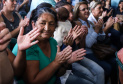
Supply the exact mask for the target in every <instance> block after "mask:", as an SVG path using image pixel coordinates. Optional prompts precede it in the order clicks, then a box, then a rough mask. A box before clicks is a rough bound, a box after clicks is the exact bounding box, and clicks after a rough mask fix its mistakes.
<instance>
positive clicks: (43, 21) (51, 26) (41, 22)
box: [33, 13, 56, 40]
mask: <svg viewBox="0 0 123 84" xmlns="http://www.w3.org/2000/svg"><path fill="white" fill-rule="evenodd" d="M35 27H37V28H39V29H40V31H41V32H40V35H39V36H38V37H37V39H38V40H42V39H49V38H50V37H51V36H52V35H53V33H54V31H55V27H56V23H55V19H54V17H53V15H51V14H50V13H43V14H42V15H41V16H40V17H39V18H38V20H37V21H36V23H35ZM33 28H34V27H33Z"/></svg>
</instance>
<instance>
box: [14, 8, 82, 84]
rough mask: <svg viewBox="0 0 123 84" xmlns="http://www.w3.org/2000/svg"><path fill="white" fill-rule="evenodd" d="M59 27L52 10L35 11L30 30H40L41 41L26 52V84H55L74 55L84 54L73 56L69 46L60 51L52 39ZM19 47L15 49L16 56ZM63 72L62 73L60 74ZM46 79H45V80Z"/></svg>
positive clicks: (39, 9)
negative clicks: (57, 77)
mask: <svg viewBox="0 0 123 84" xmlns="http://www.w3.org/2000/svg"><path fill="white" fill-rule="evenodd" d="M56 25H57V16H56V13H55V12H54V11H52V10H51V9H50V8H47V7H44V8H40V7H38V8H36V9H35V10H33V12H32V14H31V18H30V22H29V28H30V29H34V28H35V27H37V28H38V29H40V34H39V35H38V36H37V37H36V39H37V40H38V41H39V42H38V43H37V44H36V45H34V46H32V47H30V48H29V49H27V50H26V60H27V67H26V71H25V74H24V76H23V77H24V78H23V79H24V82H25V83H29V84H54V83H55V81H56V76H61V75H63V74H64V73H63V72H61V71H60V70H61V69H64V71H65V69H66V67H65V65H67V61H68V60H69V59H70V57H71V56H72V55H75V56H76V55H81V56H82V53H84V52H76V54H72V53H74V52H72V48H71V47H70V46H67V47H66V48H65V49H64V50H62V51H60V48H59V47H58V48H57V42H56V41H55V40H54V39H53V38H52V35H53V33H54V31H55V28H56ZM16 49H17V45H16V46H15V47H14V49H13V53H14V54H15V55H16V51H17V50H16ZM59 72H61V73H59ZM44 78H45V79H44Z"/></svg>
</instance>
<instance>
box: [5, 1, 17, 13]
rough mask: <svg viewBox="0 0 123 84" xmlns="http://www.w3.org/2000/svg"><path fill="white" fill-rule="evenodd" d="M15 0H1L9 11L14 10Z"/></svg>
mask: <svg viewBox="0 0 123 84" xmlns="http://www.w3.org/2000/svg"><path fill="white" fill-rule="evenodd" d="M16 4H17V1H16V0H3V6H4V7H6V9H7V10H9V11H14V10H15V7H16Z"/></svg>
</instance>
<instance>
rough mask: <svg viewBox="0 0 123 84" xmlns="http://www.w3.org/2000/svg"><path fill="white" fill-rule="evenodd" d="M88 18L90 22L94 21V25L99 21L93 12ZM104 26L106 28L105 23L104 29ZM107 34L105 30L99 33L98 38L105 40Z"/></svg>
mask: <svg viewBox="0 0 123 84" xmlns="http://www.w3.org/2000/svg"><path fill="white" fill-rule="evenodd" d="M88 20H89V21H90V22H92V23H93V25H94V22H96V23H97V20H96V19H95V17H94V16H93V14H92V13H91V14H90V15H89V17H88ZM103 28H104V25H103V27H102V29H103ZM105 36H106V34H105V32H104V31H103V32H102V33H99V34H98V38H97V39H98V40H99V41H103V40H104V39H105Z"/></svg>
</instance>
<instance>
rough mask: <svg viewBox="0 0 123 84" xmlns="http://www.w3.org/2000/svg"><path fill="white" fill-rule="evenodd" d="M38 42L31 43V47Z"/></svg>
mask: <svg viewBox="0 0 123 84" xmlns="http://www.w3.org/2000/svg"><path fill="white" fill-rule="evenodd" d="M38 42H39V41H38V40H36V41H34V42H32V43H31V46H33V45H35V44H37V43H38Z"/></svg>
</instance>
